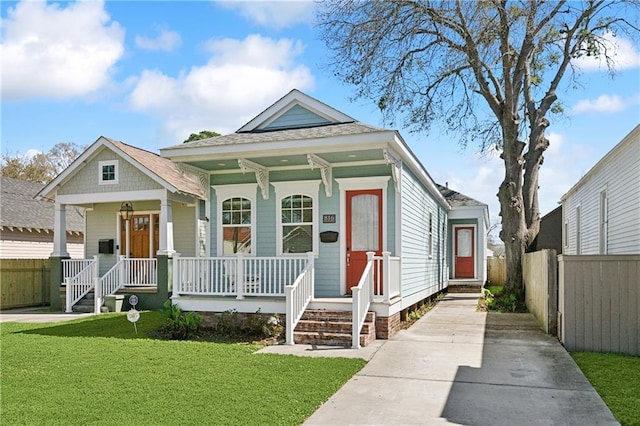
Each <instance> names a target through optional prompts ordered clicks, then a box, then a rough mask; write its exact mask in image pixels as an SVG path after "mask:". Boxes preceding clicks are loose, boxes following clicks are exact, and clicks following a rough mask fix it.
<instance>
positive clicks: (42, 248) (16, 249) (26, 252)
mask: <svg viewBox="0 0 640 426" xmlns="http://www.w3.org/2000/svg"><path fill="white" fill-rule="evenodd" d="M67 251H68V252H69V256H71V258H72V259H83V258H84V244H82V243H69V242H68V243H67ZM52 252H53V241H51V242H49V241H16V240H2V241H0V259H48V258H49V256H50V255H51V253H52Z"/></svg>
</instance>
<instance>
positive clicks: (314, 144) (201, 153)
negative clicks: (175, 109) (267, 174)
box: [161, 131, 393, 162]
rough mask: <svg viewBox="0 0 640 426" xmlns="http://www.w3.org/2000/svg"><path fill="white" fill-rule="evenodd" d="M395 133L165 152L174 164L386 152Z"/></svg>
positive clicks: (361, 134) (362, 134)
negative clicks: (274, 156) (362, 151)
mask: <svg viewBox="0 0 640 426" xmlns="http://www.w3.org/2000/svg"><path fill="white" fill-rule="evenodd" d="M392 138H393V132H391V131H381V132H371V133H360V134H356V135H343V136H336V137H328V138H318V139H294V140H288V141H275V142H258V143H245V144H231V145H222V146H209V147H194V148H178V149H165V150H161V152H162V155H163V156H164V157H165V158H169V159H171V160H172V161H178V162H188V161H207V160H213V159H215V160H226V159H234V158H238V157H246V158H259V157H272V156H273V155H274V153H275V152H280V153H282V152H286V153H287V154H307V153H314V154H318V153H327V152H340V151H350V150H354V149H372V148H373V149H375V148H381V149H382V148H386V147H387V146H388V144H389V141H390V140H393V139H392Z"/></svg>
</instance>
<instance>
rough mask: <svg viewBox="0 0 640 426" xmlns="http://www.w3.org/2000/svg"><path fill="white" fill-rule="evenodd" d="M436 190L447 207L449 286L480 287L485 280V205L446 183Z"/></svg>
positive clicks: (486, 219)
mask: <svg viewBox="0 0 640 426" xmlns="http://www.w3.org/2000/svg"><path fill="white" fill-rule="evenodd" d="M438 189H439V190H440V193H441V194H442V195H443V196H444V198H445V199H446V200H447V202H448V203H449V205H450V206H451V210H450V211H449V221H448V230H447V235H448V244H447V247H449V252H448V254H447V257H448V258H449V259H451V268H452V272H451V274H450V275H451V278H452V280H450V281H449V286H450V287H454V286H457V285H462V286H473V287H476V286H480V287H482V286H483V285H484V283H485V281H487V256H489V249H488V248H487V232H488V231H489V207H488V206H487V205H486V204H484V203H481V202H480V201H477V200H474V199H473V198H470V197H468V196H466V195H464V194H461V193H459V192H456V191H454V190H452V189H450V188H449V187H448V185H445V186H441V185H438Z"/></svg>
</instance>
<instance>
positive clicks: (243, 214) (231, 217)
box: [222, 197, 251, 255]
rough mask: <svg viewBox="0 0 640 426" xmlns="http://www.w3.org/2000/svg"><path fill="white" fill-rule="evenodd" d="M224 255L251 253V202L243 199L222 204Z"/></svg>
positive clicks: (230, 200) (235, 199)
mask: <svg viewBox="0 0 640 426" xmlns="http://www.w3.org/2000/svg"><path fill="white" fill-rule="evenodd" d="M222 236H223V237H222V238H223V242H222V254H223V255H230V254H236V253H246V254H248V253H251V200H248V199H246V198H241V197H233V198H228V199H226V200H224V201H223V202H222Z"/></svg>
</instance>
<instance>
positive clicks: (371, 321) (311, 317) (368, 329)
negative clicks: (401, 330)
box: [293, 309, 376, 346]
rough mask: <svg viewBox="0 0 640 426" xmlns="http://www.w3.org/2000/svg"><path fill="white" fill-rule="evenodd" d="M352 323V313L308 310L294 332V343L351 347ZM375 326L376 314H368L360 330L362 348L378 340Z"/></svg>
mask: <svg viewBox="0 0 640 426" xmlns="http://www.w3.org/2000/svg"><path fill="white" fill-rule="evenodd" d="M351 321H352V313H351V311H329V310H325V309H308V310H306V311H305V312H304V314H302V319H301V320H300V321H299V322H298V325H297V326H296V329H295V330H294V333H293V337H294V341H295V343H300V344H307V345H321V346H351V330H352V327H351ZM375 324H376V314H375V312H368V313H367V317H366V318H365V322H364V325H363V326H362V330H360V345H361V346H367V345H369V344H371V343H372V342H373V341H374V340H375V339H376V326H375Z"/></svg>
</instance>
